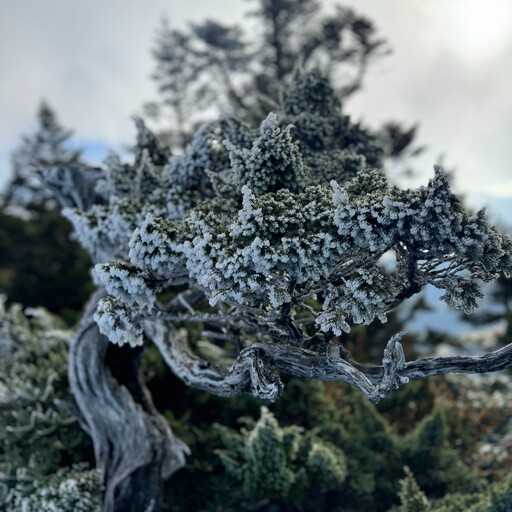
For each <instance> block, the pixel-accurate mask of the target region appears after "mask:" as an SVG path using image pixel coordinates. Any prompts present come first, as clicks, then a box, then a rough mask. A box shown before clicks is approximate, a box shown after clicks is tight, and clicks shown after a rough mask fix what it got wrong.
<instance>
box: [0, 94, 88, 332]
mask: <svg viewBox="0 0 512 512" xmlns="http://www.w3.org/2000/svg"><path fill="white" fill-rule="evenodd" d="M37 119H38V126H37V129H36V130H35V131H34V132H33V133H32V134H29V135H25V136H24V137H23V139H22V141H21V143H20V146H19V147H18V148H17V149H16V150H15V151H14V153H13V155H12V173H13V174H12V178H11V181H10V182H9V184H8V186H7V189H6V191H5V193H4V195H3V198H2V199H3V205H2V208H1V209H0V293H3V294H5V295H6V296H7V302H8V303H9V304H11V303H14V302H19V303H21V304H23V305H24V306H40V305H43V304H44V306H45V307H46V308H47V309H48V310H49V311H51V312H52V313H55V314H59V315H61V316H62V317H63V318H64V319H65V320H66V321H67V322H68V323H70V324H72V323H74V322H75V321H76V320H77V319H78V315H79V313H80V311H81V309H82V307H83V305H84V304H85V302H86V300H87V298H88V297H89V296H90V294H91V292H92V289H93V288H92V283H91V280H90V276H89V269H90V266H91V262H90V258H89V255H88V254H87V253H86V252H85V251H83V250H82V249H81V248H80V247H79V246H78V244H76V243H75V242H73V241H72V240H71V239H70V236H71V228H70V226H69V223H68V222H67V221H66V220H65V219H64V218H62V216H61V215H60V207H59V205H58V203H57V201H56V200H55V199H54V198H53V194H52V192H51V191H50V190H49V189H48V187H46V186H45V185H44V184H43V182H42V180H41V177H40V173H41V171H42V170H43V169H45V168H47V167H49V166H52V165H70V164H80V163H81V161H82V160H81V153H82V151H81V149H73V148H70V140H69V139H70V137H71V134H72V131H71V130H68V129H66V128H64V127H62V126H61V125H60V123H59V121H58V119H57V116H56V114H55V112H54V111H53V110H52V109H51V108H50V107H49V106H48V104H47V103H46V102H42V103H41V105H40V107H39V110H38V113H37Z"/></svg>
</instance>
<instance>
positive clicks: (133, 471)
mask: <svg viewBox="0 0 512 512" xmlns="http://www.w3.org/2000/svg"><path fill="white" fill-rule="evenodd" d="M102 296H104V292H103V291H99V292H97V293H96V294H95V295H94V296H93V297H92V299H91V301H90V303H89V305H88V309H87V312H86V314H85V316H84V320H83V322H82V326H81V328H80V330H79V331H78V333H77V335H76V336H75V338H74V339H73V341H72V344H71V348H70V354H69V381H70V385H71V389H72V391H73V394H74V396H75V400H76V402H77V405H78V408H79V409H80V412H81V414H82V421H83V422H84V423H85V425H84V427H85V428H86V430H87V431H88V432H89V433H90V435H91V437H92V440H93V443H94V451H95V457H96V464H97V467H98V468H99V469H100V470H101V471H102V472H103V476H104V483H105V493H104V499H103V507H102V512H155V511H157V510H159V502H160V498H161V494H162V488H163V483H164V481H165V480H166V479H168V478H169V477H170V476H171V475H172V474H173V473H174V472H175V471H177V470H178V469H180V468H181V467H183V466H184V463H185V454H188V453H189V449H188V447H187V446H186V445H185V444H184V443H183V442H182V441H180V440H179V439H177V438H176V437H175V436H174V434H173V432H172V430H171V428H170V427H169V425H168V423H167V421H166V420H165V419H164V418H163V417H162V416H161V415H159V414H158V412H157V411H156V409H155V407H154V405H153V403H152V401H151V398H150V396H149V394H148V393H147V390H146V388H145V387H144V385H143V384H142V383H141V382H140V379H139V375H138V370H139V363H140V358H141V356H142V351H143V349H133V348H126V347H122V348H120V347H114V346H113V345H111V344H110V342H109V341H108V339H107V338H106V337H105V336H103V335H102V334H101V333H100V332H99V330H98V327H97V326H96V323H95V322H94V320H93V318H92V315H93V313H94V310H95V308H96V304H97V302H98V300H99V299H100V298H101V297H102ZM109 365H110V367H109Z"/></svg>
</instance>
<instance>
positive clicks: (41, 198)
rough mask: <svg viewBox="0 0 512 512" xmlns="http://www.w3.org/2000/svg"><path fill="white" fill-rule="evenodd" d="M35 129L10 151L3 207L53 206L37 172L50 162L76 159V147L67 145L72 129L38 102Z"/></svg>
mask: <svg viewBox="0 0 512 512" xmlns="http://www.w3.org/2000/svg"><path fill="white" fill-rule="evenodd" d="M37 121H38V127H37V130H36V131H35V132H34V133H32V134H31V135H25V136H24V137H23V141H22V143H21V144H20V146H19V147H18V148H17V149H16V150H15V151H14V152H13V154H12V177H11V180H10V182H9V185H8V187H7V191H6V193H5V195H4V206H9V205H11V206H12V205H17V206H22V207H24V208H25V209H29V210H34V209H41V208H42V209H43V210H44V209H45V208H50V209H51V208H52V207H53V208H55V207H56V206H57V203H56V202H55V201H53V203H52V198H53V194H52V193H51V191H50V190H48V189H47V187H45V186H44V185H43V183H42V180H41V177H40V171H41V170H42V169H44V168H45V167H48V166H50V165H71V164H75V163H79V162H80V158H81V153H82V151H81V150H80V149H73V148H70V147H69V145H68V143H69V138H70V137H71V135H72V133H73V132H72V131H71V130H68V129H66V128H64V127H62V126H61V125H60V123H59V121H58V119H57V116H56V114H55V112H54V111H53V109H52V108H51V107H50V106H49V105H48V104H47V103H46V102H45V101H42V102H41V104H40V105H39V109H38V111H37Z"/></svg>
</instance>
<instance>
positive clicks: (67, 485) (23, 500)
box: [5, 465, 102, 512]
mask: <svg viewBox="0 0 512 512" xmlns="http://www.w3.org/2000/svg"><path fill="white" fill-rule="evenodd" d="M32 485H33V490H32V492H30V494H27V493H26V492H24V490H23V489H21V488H20V489H18V488H17V489H15V490H14V493H13V497H12V502H11V503H10V504H9V505H8V506H7V508H6V509H5V510H6V512H41V511H42V510H44V511H45V512H71V511H73V512H99V510H100V505H101V492H102V484H101V474H100V471H99V470H96V469H87V468H86V467H85V466H84V465H77V466H74V467H73V468H72V469H69V468H62V469H59V470H58V471H57V472H56V473H55V474H53V475H51V476H50V477H47V478H45V479H42V480H37V481H35V482H33V483H32Z"/></svg>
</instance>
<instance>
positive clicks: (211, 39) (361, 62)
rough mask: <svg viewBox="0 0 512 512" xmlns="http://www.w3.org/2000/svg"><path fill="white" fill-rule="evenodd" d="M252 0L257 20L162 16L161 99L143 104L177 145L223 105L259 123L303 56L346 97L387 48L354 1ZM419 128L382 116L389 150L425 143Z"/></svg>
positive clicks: (157, 53) (395, 152)
mask: <svg viewBox="0 0 512 512" xmlns="http://www.w3.org/2000/svg"><path fill="white" fill-rule="evenodd" d="M252 3H253V4H255V5H254V8H253V10H251V11H250V12H249V13H248V14H249V17H250V18H252V21H253V25H254V26H248V25H247V24H246V25H231V26H229V25H225V24H223V23H221V22H219V21H216V20H211V19H209V20H205V21H204V22H201V23H191V24H190V25H189V27H188V28H187V29H182V30H180V29H176V28H171V26H170V24H169V22H168V21H167V19H165V18H164V19H163V20H162V23H161V26H160V28H159V29H158V31H157V36H156V41H155V45H154V48H153V51H152V54H153V57H154V59H155V64H156V66H155V72H154V74H153V79H154V81H155V83H156V84H157V86H158V90H159V92H160V99H159V100H158V101H154V102H151V103H148V104H146V106H145V107H146V113H147V114H148V115H149V116H150V117H153V118H155V119H158V120H161V121H163V122H164V126H165V129H166V131H165V132H164V136H165V137H166V139H167V141H168V142H170V144H171V146H172V147H175V148H181V149H184V148H185V146H186V144H187V143H188V142H190V140H191V136H192V134H193V133H194V132H195V131H196V129H197V128H198V126H199V125H201V124H202V123H203V122H205V121H207V120H211V119H215V118H216V117H218V116H219V115H220V114H222V113H226V112H229V113H232V114H235V115H236V116H237V117H238V118H240V119H242V120H244V121H246V122H248V123H249V124H254V125H256V124H259V123H260V122H261V121H262V120H263V119H264V118H265V117H266V115H267V113H268V112H269V111H270V110H272V109H275V108H276V106H277V105H279V103H280V96H281V94H282V91H283V88H284V87H285V86H286V85H287V84H288V83H289V81H290V79H291V76H292V74H293V71H294V69H295V68H296V66H297V65H299V64H300V65H301V66H302V67H303V68H304V69H309V70H310V69H313V68H318V69H319V70H321V71H322V73H323V74H324V75H326V76H327V77H328V79H329V80H330V81H331V83H332V84H334V87H335V90H336V93H337V95H338V98H339V99H340V100H341V101H342V102H344V101H345V100H346V99H348V98H349V97H350V96H351V95H352V94H354V93H355V92H356V91H358V90H359V89H360V88H361V87H362V84H363V79H364V76H365V72H366V69H367V67H368V65H369V64H371V62H372V61H373V60H375V59H377V58H379V57H382V56H383V55H386V54H387V53H389V48H388V46H387V44H386V41H385V39H383V38H382V37H380V36H379V35H378V33H377V31H376V29H375V26H374V24H373V22H372V21H371V20H369V19H368V18H366V17H365V16H362V15H360V14H358V13H356V12H355V11H354V10H352V9H350V8H346V7H342V6H340V5H335V6H334V9H332V11H331V12H326V11H325V10H324V9H323V6H322V4H321V3H320V2H317V1H315V0H258V1H254V2H252ZM305 27H307V30H305V29H304V28H305ZM415 133H416V127H415V126H413V127H410V128H403V126H402V125H401V124H400V123H397V122H388V123H385V125H384V126H383V127H382V129H381V130H380V133H379V135H380V137H381V139H382V147H383V149H384V150H385V152H386V155H387V156H389V157H391V158H398V157H400V156H402V155H404V153H407V152H408V151H409V152H410V153H411V154H417V152H419V151H421V148H419V147H415V148H413V147H412V142H413V139H414V136H415Z"/></svg>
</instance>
